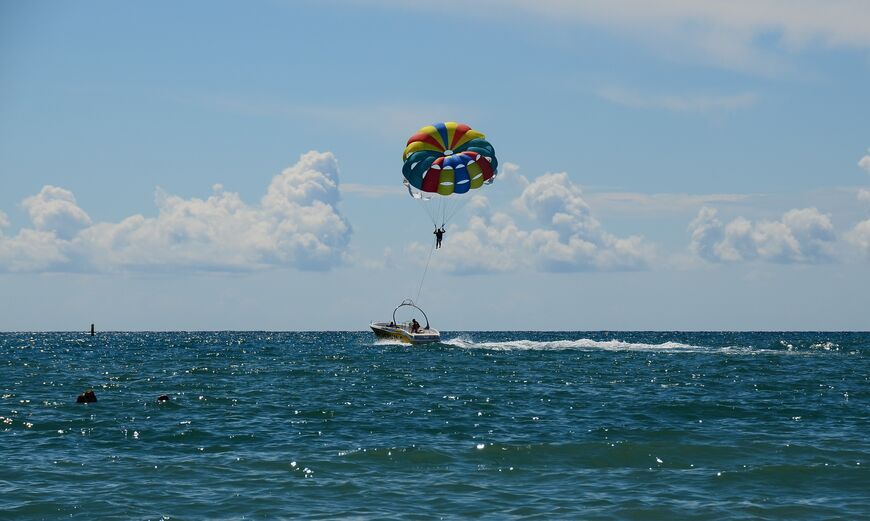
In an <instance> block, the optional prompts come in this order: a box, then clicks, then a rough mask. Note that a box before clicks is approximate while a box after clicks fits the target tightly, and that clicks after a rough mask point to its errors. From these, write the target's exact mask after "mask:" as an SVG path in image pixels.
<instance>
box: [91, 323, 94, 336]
mask: <svg viewBox="0 0 870 521" xmlns="http://www.w3.org/2000/svg"><path fill="white" fill-rule="evenodd" d="M91 336H94V325H93V324H91Z"/></svg>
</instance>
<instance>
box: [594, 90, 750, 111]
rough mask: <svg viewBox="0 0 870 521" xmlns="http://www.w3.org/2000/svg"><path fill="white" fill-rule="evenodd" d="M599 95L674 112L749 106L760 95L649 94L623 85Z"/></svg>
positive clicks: (627, 104)
mask: <svg viewBox="0 0 870 521" xmlns="http://www.w3.org/2000/svg"><path fill="white" fill-rule="evenodd" d="M597 94H598V97H600V98H602V99H604V100H606V101H610V102H612V103H616V104H618V105H624V106H626V107H632V108H643V109H664V110H670V111H674V112H716V111H729V110H736V109H744V108H749V107H752V106H753V105H755V104H756V103H757V102H758V95H757V94H754V93H750V92H747V93H743V94H736V95H730V96H710V95H707V96H686V95H649V94H641V93H639V92H635V91H632V90H629V89H624V88H621V87H607V88H603V89H599V90H598V92H597Z"/></svg>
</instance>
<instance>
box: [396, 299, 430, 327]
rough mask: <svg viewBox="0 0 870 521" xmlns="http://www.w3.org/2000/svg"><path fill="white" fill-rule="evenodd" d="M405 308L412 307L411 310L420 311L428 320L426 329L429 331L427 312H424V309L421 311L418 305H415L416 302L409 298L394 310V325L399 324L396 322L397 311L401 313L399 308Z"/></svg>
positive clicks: (427, 320)
mask: <svg viewBox="0 0 870 521" xmlns="http://www.w3.org/2000/svg"><path fill="white" fill-rule="evenodd" d="M403 307H411V308H414V309H416V310H417V311H419V312H420V313H423V318H425V319H426V328H425V329H429V317H428V316H426V312H425V311H423V310H422V309H420V308H419V307H418V306H417V304H414V301H413V300H411V299H409V298H406V299H405V300H403V301H402V303H401V304H399V305H398V306H396V309H394V310H393V324H397V322H396V311H399V308H403Z"/></svg>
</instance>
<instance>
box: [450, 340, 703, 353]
mask: <svg viewBox="0 0 870 521" xmlns="http://www.w3.org/2000/svg"><path fill="white" fill-rule="evenodd" d="M443 343H444V344H447V345H450V346H454V347H460V348H463V349H488V350H492V351H547V350H551V351H558V350H571V349H580V350H585V349H595V350H604V351H702V350H703V351H706V350H708V349H709V348H705V347H702V346H694V345H689V344H681V343H679V342H664V343H661V344H644V343H638V342H623V341H621V340H604V341H602V340H592V339H589V338H581V339H578V340H553V341H549V342H541V341H536V340H523V339H520V340H507V341H503V342H474V341H473V340H470V339H468V338H463V337H458V338H453V339H451V340H447V341H445V342H443Z"/></svg>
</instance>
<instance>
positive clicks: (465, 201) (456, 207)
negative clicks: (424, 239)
mask: <svg viewBox="0 0 870 521" xmlns="http://www.w3.org/2000/svg"><path fill="white" fill-rule="evenodd" d="M470 200H471V199H469V198H468V197H463V198H462V200H461V201H456V202H455V204H454V205H453V209H452V210H451V211H450V213H449V214H448V215H447V218H446V219H444V220H445V221H446V222H450V221H451V220H452V219H453V217H454V216H455V215H456V214H457V213H459V210H462V209H463V208H465V205H466V204H468V201H470ZM445 224H446V223H445ZM442 226H443V225H442Z"/></svg>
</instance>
